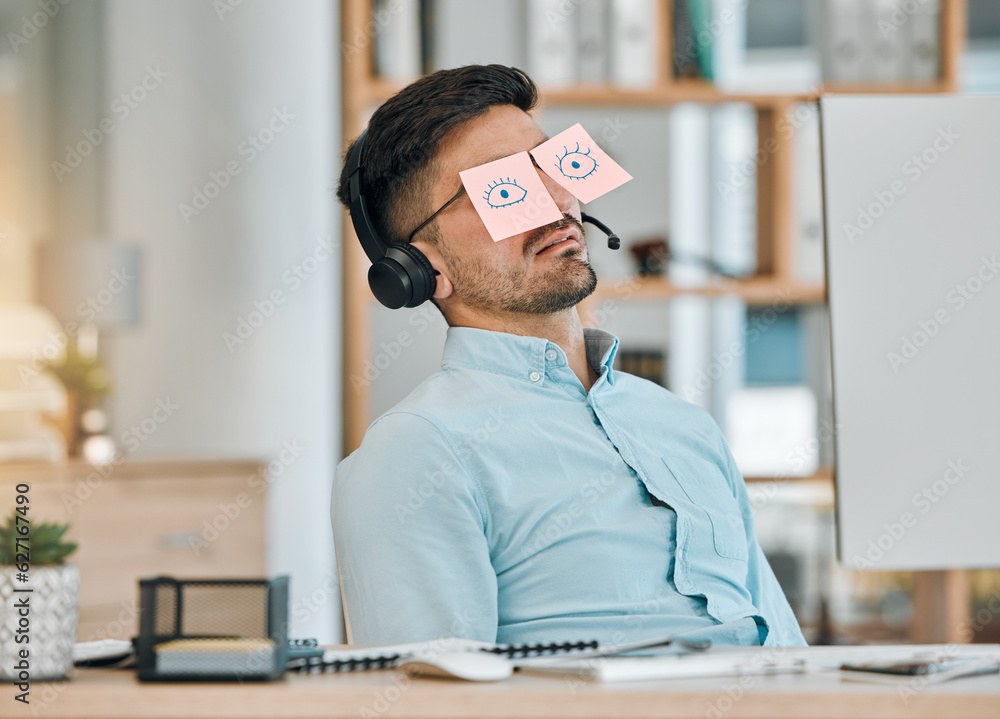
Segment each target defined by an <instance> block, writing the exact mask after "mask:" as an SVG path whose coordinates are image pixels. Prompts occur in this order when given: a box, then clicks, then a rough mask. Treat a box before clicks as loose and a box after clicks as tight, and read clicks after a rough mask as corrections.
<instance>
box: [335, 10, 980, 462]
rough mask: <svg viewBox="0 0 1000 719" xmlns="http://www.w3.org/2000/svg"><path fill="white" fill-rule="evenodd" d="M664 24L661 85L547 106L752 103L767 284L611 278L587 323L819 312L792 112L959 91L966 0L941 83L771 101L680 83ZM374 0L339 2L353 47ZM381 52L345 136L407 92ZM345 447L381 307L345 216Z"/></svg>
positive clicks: (349, 73)
mask: <svg viewBox="0 0 1000 719" xmlns="http://www.w3.org/2000/svg"><path fill="white" fill-rule="evenodd" d="M657 7H658V8H659V12H660V13H661V17H660V18H659V21H658V22H657V26H658V33H659V37H660V41H659V52H658V57H657V60H656V63H657V68H658V70H657V73H656V80H655V83H656V84H655V85H653V86H652V87H650V88H649V89H645V90H627V89H622V88H620V87H615V86H613V85H611V84H608V83H603V84H591V85H582V84H581V85H574V86H571V87H566V88H562V89H551V90H546V89H544V88H542V93H541V102H542V105H543V109H544V108H545V107H597V108H600V107H614V106H622V107H636V108H657V107H668V106H670V105H672V104H677V103H681V102H698V103H707V104H719V103H728V102H745V103H748V104H750V105H752V106H753V107H754V108H755V109H756V110H757V115H758V123H757V127H758V146H759V147H761V148H766V152H767V156H766V161H763V162H761V164H760V165H759V166H758V168H757V237H758V238H759V239H760V241H759V243H758V248H757V268H758V270H759V271H760V272H761V273H762V275H761V276H760V277H756V278H753V279H749V280H745V281H733V280H729V281H715V282H712V283H710V284H706V285H703V286H701V287H694V288H687V287H678V286H676V285H673V284H671V283H669V282H667V281H666V280H664V279H661V278H643V279H637V280H635V281H632V280H628V279H626V280H619V281H616V280H613V279H603V280H602V281H601V283H600V284H599V285H598V288H597V292H596V293H595V294H594V295H593V296H592V297H590V298H588V299H587V300H586V301H585V302H584V303H581V306H580V310H581V314H582V315H583V316H584V317H586V316H587V314H588V313H593V312H594V311H595V310H598V309H600V308H601V307H600V305H603V304H604V303H607V302H628V301H631V300H639V301H664V300H670V299H672V298H674V297H678V296H680V295H682V294H692V295H701V296H705V297H720V296H726V295H735V296H737V297H741V298H743V299H744V300H745V301H746V302H747V303H748V304H751V305H757V306H760V305H769V304H774V303H780V302H787V303H789V304H814V303H822V302H825V301H826V290H825V288H824V287H823V285H822V284H821V283H812V284H810V283H800V282H796V281H794V280H793V279H792V277H793V273H794V252H795V248H794V239H793V238H794V228H793V226H792V223H793V215H792V207H793V202H794V196H795V191H796V189H797V188H796V187H795V181H794V177H793V174H794V143H793V142H792V138H791V136H790V134H789V133H788V132H787V131H786V129H787V128H786V117H787V113H788V112H789V110H791V109H792V108H793V107H794V106H795V105H796V104H798V103H801V102H814V101H816V100H817V99H818V98H819V97H820V96H821V95H823V94H875V93H878V94H887V93H899V94H905V93H918V94H938V93H948V92H955V91H956V90H957V89H958V63H959V60H960V58H961V54H962V47H963V44H964V40H965V29H966V22H967V19H966V14H967V11H966V2H965V0H943V2H942V5H941V79H940V80H938V81H935V82H925V83H915V82H901V83H892V84H882V83H865V84H855V83H851V84H838V83H825V84H822V85H820V86H818V87H816V88H814V89H810V90H807V91H800V92H791V93H783V92H780V91H773V92H765V93H760V94H757V93H745V92H737V93H731V92H724V91H722V90H720V89H719V88H717V87H715V86H714V85H712V84H711V83H709V82H705V81H701V80H696V79H675V78H673V77H672V76H671V73H670V70H669V68H670V57H671V53H670V43H671V37H672V35H671V32H670V19H671V13H670V10H669V8H670V3H669V2H668V1H667V0H663V1H662V2H658V3H657ZM372 11H373V2H372V0H344V1H343V2H342V3H340V17H341V33H342V38H343V41H344V43H345V44H346V45H347V46H350V45H351V44H352V43H353V42H354V37H355V35H356V33H357V32H359V31H363V29H364V28H365V27H366V25H367V24H368V23H369V22H370V21H371V16H372ZM372 59H373V54H372V53H368V52H363V53H358V54H357V55H356V56H354V57H353V58H352V59H351V60H350V61H345V62H344V63H342V66H341V69H342V73H343V77H342V86H343V93H344V102H343V108H342V109H343V115H342V117H343V122H342V127H343V133H344V136H345V138H352V137H355V136H356V135H357V134H358V133H359V132H360V131H361V128H362V127H363V125H364V123H365V120H366V117H367V113H368V112H370V111H371V110H372V108H373V107H375V106H376V105H378V104H381V103H382V102H384V101H385V100H386V99H388V98H389V97H391V96H392V95H394V94H395V93H396V92H398V91H399V90H400V89H401V88H402V84H400V83H398V82H394V81H390V80H386V79H385V78H382V77H378V76H376V75H375V74H374V66H373V62H372ZM343 227H344V262H343V280H344V282H343V285H344V286H343V300H344V323H343V332H344V339H345V341H344V362H343V387H344V393H343V394H344V400H343V401H344V422H343V427H344V442H343V451H344V453H345V455H346V454H348V453H350V452H351V451H353V450H354V449H356V448H357V447H358V445H359V444H360V443H361V438H362V436H363V435H364V428H365V427H367V426H368V424H369V423H370V422H371V420H372V417H371V411H370V393H369V391H368V390H367V389H364V388H362V389H361V390H358V389H357V388H355V387H353V386H352V385H351V381H350V379H351V377H352V376H356V375H358V374H359V373H362V372H363V371H364V368H365V364H364V363H365V361H366V360H367V359H368V356H369V354H370V342H371V336H372V332H371V327H370V321H371V311H372V308H373V306H374V304H373V301H372V298H371V294H370V292H369V290H368V286H367V282H366V281H365V273H366V271H367V266H368V261H367V258H366V257H365V256H364V254H363V252H362V251H361V248H360V246H359V245H358V243H357V241H356V240H354V239H353V228H352V227H351V222H350V219H349V218H348V217H347V216H346V214H345V216H344V221H343Z"/></svg>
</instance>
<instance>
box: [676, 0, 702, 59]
mask: <svg viewBox="0 0 1000 719" xmlns="http://www.w3.org/2000/svg"><path fill="white" fill-rule="evenodd" d="M671 29H672V33H671V34H672V35H673V45H672V51H671V54H672V57H671V60H672V63H673V70H674V77H681V78H697V77H701V68H699V67H698V53H697V52H696V51H695V48H694V30H693V28H692V27H691V11H690V8H689V7H688V2H687V0H675V1H674V3H673V17H672V22H671Z"/></svg>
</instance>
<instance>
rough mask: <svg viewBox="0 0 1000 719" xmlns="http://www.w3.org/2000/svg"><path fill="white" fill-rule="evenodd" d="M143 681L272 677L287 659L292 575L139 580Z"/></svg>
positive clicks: (138, 643) (138, 659) (139, 670)
mask: <svg viewBox="0 0 1000 719" xmlns="http://www.w3.org/2000/svg"><path fill="white" fill-rule="evenodd" d="M135 644H136V670H137V674H138V678H139V680H140V681H241V682H242V681H270V680H274V679H279V678H281V677H282V676H283V675H284V673H285V666H286V663H287V660H288V577H287V576H281V577H275V578H274V579H174V578H173V577H155V578H151V579H141V580H139V635H138V636H137V637H136V640H135Z"/></svg>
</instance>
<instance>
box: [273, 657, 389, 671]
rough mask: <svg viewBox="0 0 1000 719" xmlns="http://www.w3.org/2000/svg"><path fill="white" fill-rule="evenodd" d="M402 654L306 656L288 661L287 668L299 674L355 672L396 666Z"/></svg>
mask: <svg viewBox="0 0 1000 719" xmlns="http://www.w3.org/2000/svg"><path fill="white" fill-rule="evenodd" d="M400 659H403V655H402V654H387V655H385V656H379V657H359V658H357V659H334V660H332V661H329V662H328V661H324V660H323V658H322V657H307V658H305V659H296V660H294V661H292V662H289V663H288V670H289V671H292V672H299V673H300V674H316V673H319V672H355V671H363V670H365V669H391V668H392V667H394V666H396V664H397V663H398V662H399V660H400Z"/></svg>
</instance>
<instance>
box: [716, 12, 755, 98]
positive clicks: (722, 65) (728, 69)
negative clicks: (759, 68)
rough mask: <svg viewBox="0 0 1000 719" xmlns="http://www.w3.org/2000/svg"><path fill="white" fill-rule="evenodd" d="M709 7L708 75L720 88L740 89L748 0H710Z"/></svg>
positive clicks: (744, 51)
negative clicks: (709, 69)
mask: <svg viewBox="0 0 1000 719" xmlns="http://www.w3.org/2000/svg"><path fill="white" fill-rule="evenodd" d="M709 10H710V33H709V34H710V35H711V37H712V53H711V63H712V73H711V77H712V78H713V82H714V83H715V85H716V87H718V88H719V89H721V90H728V91H736V90H739V89H740V87H741V86H742V79H743V70H744V67H745V66H746V54H747V3H746V2H744V1H743V0H711V2H710V3H709ZM716 28H718V31H717V32H716V31H715V29H716Z"/></svg>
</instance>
